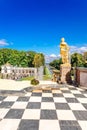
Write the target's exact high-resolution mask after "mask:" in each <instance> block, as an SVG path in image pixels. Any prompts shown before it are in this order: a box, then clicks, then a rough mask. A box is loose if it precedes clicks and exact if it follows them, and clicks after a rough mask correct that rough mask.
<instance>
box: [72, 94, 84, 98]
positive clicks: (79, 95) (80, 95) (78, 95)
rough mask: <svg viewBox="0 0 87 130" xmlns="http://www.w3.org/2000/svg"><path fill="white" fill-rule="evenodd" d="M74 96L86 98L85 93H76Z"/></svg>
mask: <svg viewBox="0 0 87 130" xmlns="http://www.w3.org/2000/svg"><path fill="white" fill-rule="evenodd" d="M74 96H75V97H76V98H85V96H84V95H83V94H74Z"/></svg>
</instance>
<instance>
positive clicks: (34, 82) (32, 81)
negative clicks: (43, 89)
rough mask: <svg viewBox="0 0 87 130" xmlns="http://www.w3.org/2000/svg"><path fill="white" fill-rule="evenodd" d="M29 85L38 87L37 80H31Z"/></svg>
mask: <svg viewBox="0 0 87 130" xmlns="http://www.w3.org/2000/svg"><path fill="white" fill-rule="evenodd" d="M31 84H32V85H38V84H39V81H38V80H37V79H32V80H31Z"/></svg>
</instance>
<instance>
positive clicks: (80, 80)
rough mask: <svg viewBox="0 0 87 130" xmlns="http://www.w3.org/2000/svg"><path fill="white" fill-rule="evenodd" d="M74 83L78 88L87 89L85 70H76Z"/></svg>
mask: <svg viewBox="0 0 87 130" xmlns="http://www.w3.org/2000/svg"><path fill="white" fill-rule="evenodd" d="M76 83H77V84H78V86H82V87H87V68H83V67H77V68H76Z"/></svg>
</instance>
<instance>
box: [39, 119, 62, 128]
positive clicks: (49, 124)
mask: <svg viewBox="0 0 87 130" xmlns="http://www.w3.org/2000/svg"><path fill="white" fill-rule="evenodd" d="M39 130H60V127H59V123H58V120H40V124H39Z"/></svg>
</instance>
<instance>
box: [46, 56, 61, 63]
mask: <svg viewBox="0 0 87 130" xmlns="http://www.w3.org/2000/svg"><path fill="white" fill-rule="evenodd" d="M59 58H60V55H56V54H51V55H45V61H46V63H50V62H51V61H53V60H55V59H59Z"/></svg>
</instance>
